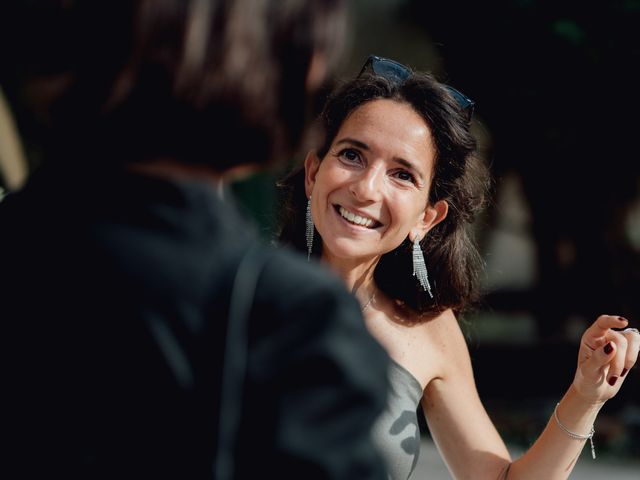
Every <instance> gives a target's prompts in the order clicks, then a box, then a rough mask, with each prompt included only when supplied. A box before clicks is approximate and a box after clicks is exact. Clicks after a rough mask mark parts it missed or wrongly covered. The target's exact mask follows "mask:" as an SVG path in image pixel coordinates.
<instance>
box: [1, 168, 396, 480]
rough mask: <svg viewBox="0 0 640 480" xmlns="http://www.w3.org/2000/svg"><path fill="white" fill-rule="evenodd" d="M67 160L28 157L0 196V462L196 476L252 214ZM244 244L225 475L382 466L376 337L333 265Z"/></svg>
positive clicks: (28, 470)
mask: <svg viewBox="0 0 640 480" xmlns="http://www.w3.org/2000/svg"><path fill="white" fill-rule="evenodd" d="M76 178H78V177H76ZM82 178H83V181H82V182H79V181H77V180H76V181H74V180H73V179H72V178H71V177H65V176H64V175H61V174H60V175H47V173H46V172H44V171H43V173H42V174H40V175H36V176H34V177H33V178H32V180H31V181H30V182H29V184H28V185H27V187H26V188H24V189H23V190H22V191H21V192H19V193H17V194H13V195H9V196H8V197H6V198H5V200H4V201H2V203H0V272H1V278H2V286H1V289H0V295H1V297H0V298H1V300H0V318H1V319H2V333H1V334H0V338H2V351H3V355H6V357H5V358H6V360H5V361H4V362H3V365H4V369H3V370H5V372H3V374H2V379H3V380H2V381H3V386H2V396H3V403H4V405H5V406H4V407H3V418H2V427H0V431H2V436H3V437H4V441H3V442H2V443H3V444H4V445H10V447H9V449H8V450H6V449H5V451H4V452H3V461H2V462H0V464H2V465H3V468H8V469H9V468H10V469H12V474H11V476H10V477H5V475H3V474H1V473H0V476H3V477H5V478H35V475H37V474H40V475H46V476H47V477H48V478H65V479H69V478H82V479H89V478H129V477H130V478H158V477H163V478H212V476H213V475H212V471H213V467H214V464H215V460H214V458H215V451H216V448H217V429H218V421H219V415H218V414H219V407H220V382H221V370H222V360H223V350H224V343H225V340H224V339H225V335H226V332H227V314H228V308H229V296H230V292H231V285H232V282H233V279H234V278H235V274H236V271H237V268H238V264H239V262H240V261H241V259H242V258H243V255H244V254H245V252H246V251H247V250H248V249H249V248H250V247H251V245H254V244H255V239H254V233H253V230H252V228H251V227H249V226H248V225H247V224H246V223H245V222H244V221H243V220H242V219H241V218H240V217H239V215H238V214H237V211H236V209H235V208H234V206H233V205H232V204H230V203H228V202H223V201H221V200H220V199H219V198H218V196H217V195H216V193H215V191H214V189H213V188H212V187H211V186H210V185H209V184H207V183H205V182H200V181H193V180H190V181H180V182H178V181H171V182H170V181H167V180H160V179H156V178H149V177H143V176H140V175H134V174H128V175H119V174H100V175H97V174H92V175H86V174H83V177H82ZM260 249H263V250H264V254H265V255H267V257H266V259H265V261H264V263H265V265H264V269H263V270H262V272H261V274H260V276H259V278H258V283H257V288H256V293H255V298H254V299H253V307H252V309H251V314H250V318H249V327H248V329H249V330H248V339H247V342H248V345H249V356H248V365H247V374H246V375H247V376H246V380H245V381H244V382H241V385H243V386H244V391H243V399H238V402H239V404H240V405H239V406H240V408H241V422H240V426H239V430H238V444H237V448H236V449H235V451H234V455H235V471H236V478H249V477H250V476H252V477H253V475H252V474H255V472H256V470H258V471H259V472H260V474H261V475H265V474H266V475H267V476H270V475H271V474H276V475H278V477H280V478H289V477H291V478H305V479H313V478H336V479H337V478H341V479H342V478H344V479H350V480H351V479H355V478H358V479H365V478H384V472H383V467H382V463H381V461H380V459H379V457H378V455H377V454H376V453H375V451H374V449H373V447H372V445H371V440H370V436H369V428H370V426H371V425H372V424H373V422H374V419H375V418H376V417H377V416H378V414H379V413H380V412H381V411H382V409H383V406H384V401H385V395H386V387H387V385H386V381H385V373H386V369H387V365H388V364H387V357H386V355H385V354H384V353H383V351H382V349H381V347H380V346H379V345H378V344H377V343H376V342H375V341H374V340H373V339H372V338H371V337H370V336H369V335H368V334H367V332H366V331H365V328H364V325H363V322H362V317H361V315H360V314H359V307H358V304H357V302H356V301H355V300H354V299H353V298H352V297H351V296H350V295H348V294H347V293H346V292H344V291H343V289H342V287H341V285H340V283H339V282H338V281H337V279H336V278H333V277H332V276H331V275H330V274H328V273H326V272H324V271H322V270H321V269H320V268H318V266H310V265H308V264H307V263H306V259H303V257H298V256H296V255H295V254H293V253H291V252H288V251H284V250H278V251H275V250H271V249H270V247H266V246H265V247H259V251H260ZM231 351H232V353H233V348H232V349H231ZM4 459H7V461H5V460H4ZM16 467H18V468H19V470H18V472H19V475H16V472H15V470H13V469H14V468H16Z"/></svg>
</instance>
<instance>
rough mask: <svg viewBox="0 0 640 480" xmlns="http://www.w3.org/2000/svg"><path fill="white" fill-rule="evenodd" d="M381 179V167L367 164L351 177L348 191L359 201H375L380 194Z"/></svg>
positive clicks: (382, 178) (382, 172) (382, 177)
mask: <svg viewBox="0 0 640 480" xmlns="http://www.w3.org/2000/svg"><path fill="white" fill-rule="evenodd" d="M383 181H384V171H383V169H381V168H379V167H377V166H369V167H367V168H366V169H364V170H362V171H361V172H360V173H359V174H358V175H357V177H356V178H354V179H353V181H352V182H351V184H350V185H349V191H350V192H351V194H352V195H353V196H354V197H355V198H356V199H357V200H358V201H360V202H375V201H376V200H379V199H380V198H381V196H382V188H383V183H382V182H383Z"/></svg>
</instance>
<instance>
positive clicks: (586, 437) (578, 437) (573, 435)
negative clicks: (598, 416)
mask: <svg viewBox="0 0 640 480" xmlns="http://www.w3.org/2000/svg"><path fill="white" fill-rule="evenodd" d="M558 405H560V403H556V408H554V409H553V418H554V419H555V421H556V423H557V424H558V426H559V427H560V429H561V430H562V431H563V432H564V433H566V434H567V435H568V436H570V437H571V438H573V439H575V440H589V442H590V443H591V456H592V457H593V459H594V460H595V459H596V448H595V447H594V446H593V435H594V434H595V433H596V430H595V428H593V425H591V431H590V432H589V433H588V434H587V435H579V434H577V433H574V432H572V431H571V430H569V429H568V428H567V427H565V426H564V425H563V424H562V422H561V421H560V419H559V418H558Z"/></svg>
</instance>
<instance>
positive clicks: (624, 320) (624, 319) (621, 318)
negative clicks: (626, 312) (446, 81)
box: [618, 317, 629, 322]
mask: <svg viewBox="0 0 640 480" xmlns="http://www.w3.org/2000/svg"><path fill="white" fill-rule="evenodd" d="M618 320H620V321H622V322H628V321H629V320H627V319H626V318H624V317H618Z"/></svg>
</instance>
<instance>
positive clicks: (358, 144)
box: [336, 137, 371, 151]
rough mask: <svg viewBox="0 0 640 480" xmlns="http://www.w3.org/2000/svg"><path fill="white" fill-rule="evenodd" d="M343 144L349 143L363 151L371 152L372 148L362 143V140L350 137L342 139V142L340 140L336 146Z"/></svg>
mask: <svg viewBox="0 0 640 480" xmlns="http://www.w3.org/2000/svg"><path fill="white" fill-rule="evenodd" d="M343 143H348V144H350V145H354V146H356V147H358V148H361V149H363V150H367V151H370V150H371V147H369V145H367V144H366V143H364V142H361V141H360V140H356V139H355V138H350V137H345V138H342V139H340V140H338V141H337V142H336V145H340V144H343Z"/></svg>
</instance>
